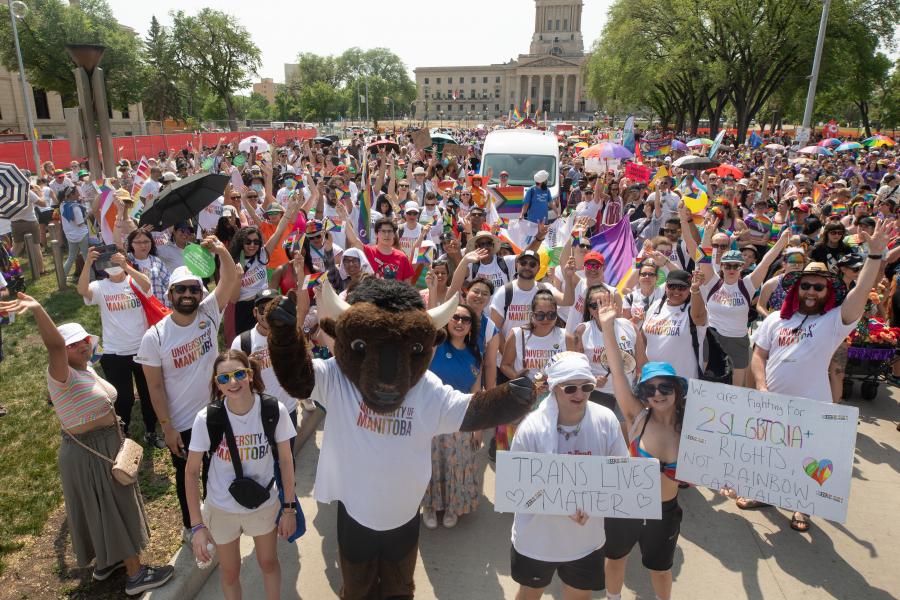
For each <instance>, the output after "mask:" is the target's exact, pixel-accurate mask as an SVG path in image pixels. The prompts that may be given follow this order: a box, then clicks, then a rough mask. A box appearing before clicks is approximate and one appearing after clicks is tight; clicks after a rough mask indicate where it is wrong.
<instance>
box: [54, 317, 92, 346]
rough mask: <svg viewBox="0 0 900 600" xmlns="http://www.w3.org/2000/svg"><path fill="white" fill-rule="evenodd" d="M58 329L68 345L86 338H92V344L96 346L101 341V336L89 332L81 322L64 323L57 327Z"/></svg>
mask: <svg viewBox="0 0 900 600" xmlns="http://www.w3.org/2000/svg"><path fill="white" fill-rule="evenodd" d="M56 330H57V331H58V332H59V335H61V336H62V338H63V341H64V342H65V344H66V346H68V345H69V344H74V343H76V342H80V341H82V340H83V339H85V338H90V340H91V346H94V347H96V346H97V344H99V343H100V338H98V337H97V336H96V335H91V334H90V333H88V332H87V331H86V330H85V328H84V327H82V326H81V323H64V324H62V325H60V326H59V327H57V328H56Z"/></svg>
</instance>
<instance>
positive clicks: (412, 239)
mask: <svg viewBox="0 0 900 600" xmlns="http://www.w3.org/2000/svg"><path fill="white" fill-rule="evenodd" d="M420 233H422V226H421V225H416V226H415V228H414V229H410V228H408V227H407V226H406V224H405V223H404V224H403V225H401V226H400V249H401V250H403V254H405V255H407V256H409V253H410V252H411V251H412V247H413V245H414V244H415V243H416V240H417V239H418V238H419V234H420Z"/></svg>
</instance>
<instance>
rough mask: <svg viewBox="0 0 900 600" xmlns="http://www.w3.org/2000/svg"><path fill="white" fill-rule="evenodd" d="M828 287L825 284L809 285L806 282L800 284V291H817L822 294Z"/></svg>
mask: <svg viewBox="0 0 900 600" xmlns="http://www.w3.org/2000/svg"><path fill="white" fill-rule="evenodd" d="M826 287H827V286H826V285H825V284H824V283H809V282H806V281H804V282H802V283H801V284H800V289H801V290H803V291H804V292H805V291H809V290H816V291H817V292H821V291H822V290H824V289H825V288H826Z"/></svg>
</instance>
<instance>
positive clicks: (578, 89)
mask: <svg viewBox="0 0 900 600" xmlns="http://www.w3.org/2000/svg"><path fill="white" fill-rule="evenodd" d="M580 104H581V70H579V71H578V73H576V74H575V104H574V106H573V108H572V110H573V112H578V111H579V110H580V108H579V106H580Z"/></svg>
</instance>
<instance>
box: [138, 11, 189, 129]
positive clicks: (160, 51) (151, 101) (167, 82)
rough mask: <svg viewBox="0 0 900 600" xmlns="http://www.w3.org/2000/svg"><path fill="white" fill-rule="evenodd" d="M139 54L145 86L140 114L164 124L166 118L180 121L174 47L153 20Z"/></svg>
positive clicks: (160, 26)
mask: <svg viewBox="0 0 900 600" xmlns="http://www.w3.org/2000/svg"><path fill="white" fill-rule="evenodd" d="M143 54H144V60H145V62H146V68H145V78H146V82H147V83H146V85H145V86H144V94H143V97H142V102H143V103H144V114H146V115H147V116H148V117H151V118H152V119H153V120H155V121H165V120H166V119H167V118H168V117H172V118H175V119H181V118H183V117H184V116H185V112H184V110H183V103H182V101H181V90H179V88H178V84H177V82H176V78H177V73H178V67H177V63H176V61H175V46H174V45H173V43H172V38H171V36H170V34H169V32H168V31H167V30H166V28H165V27H163V26H162V25H160V24H159V21H157V20H156V16H153V17H152V18H151V20H150V29H149V31H148V32H147V38H146V39H145V40H144V53H143Z"/></svg>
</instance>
